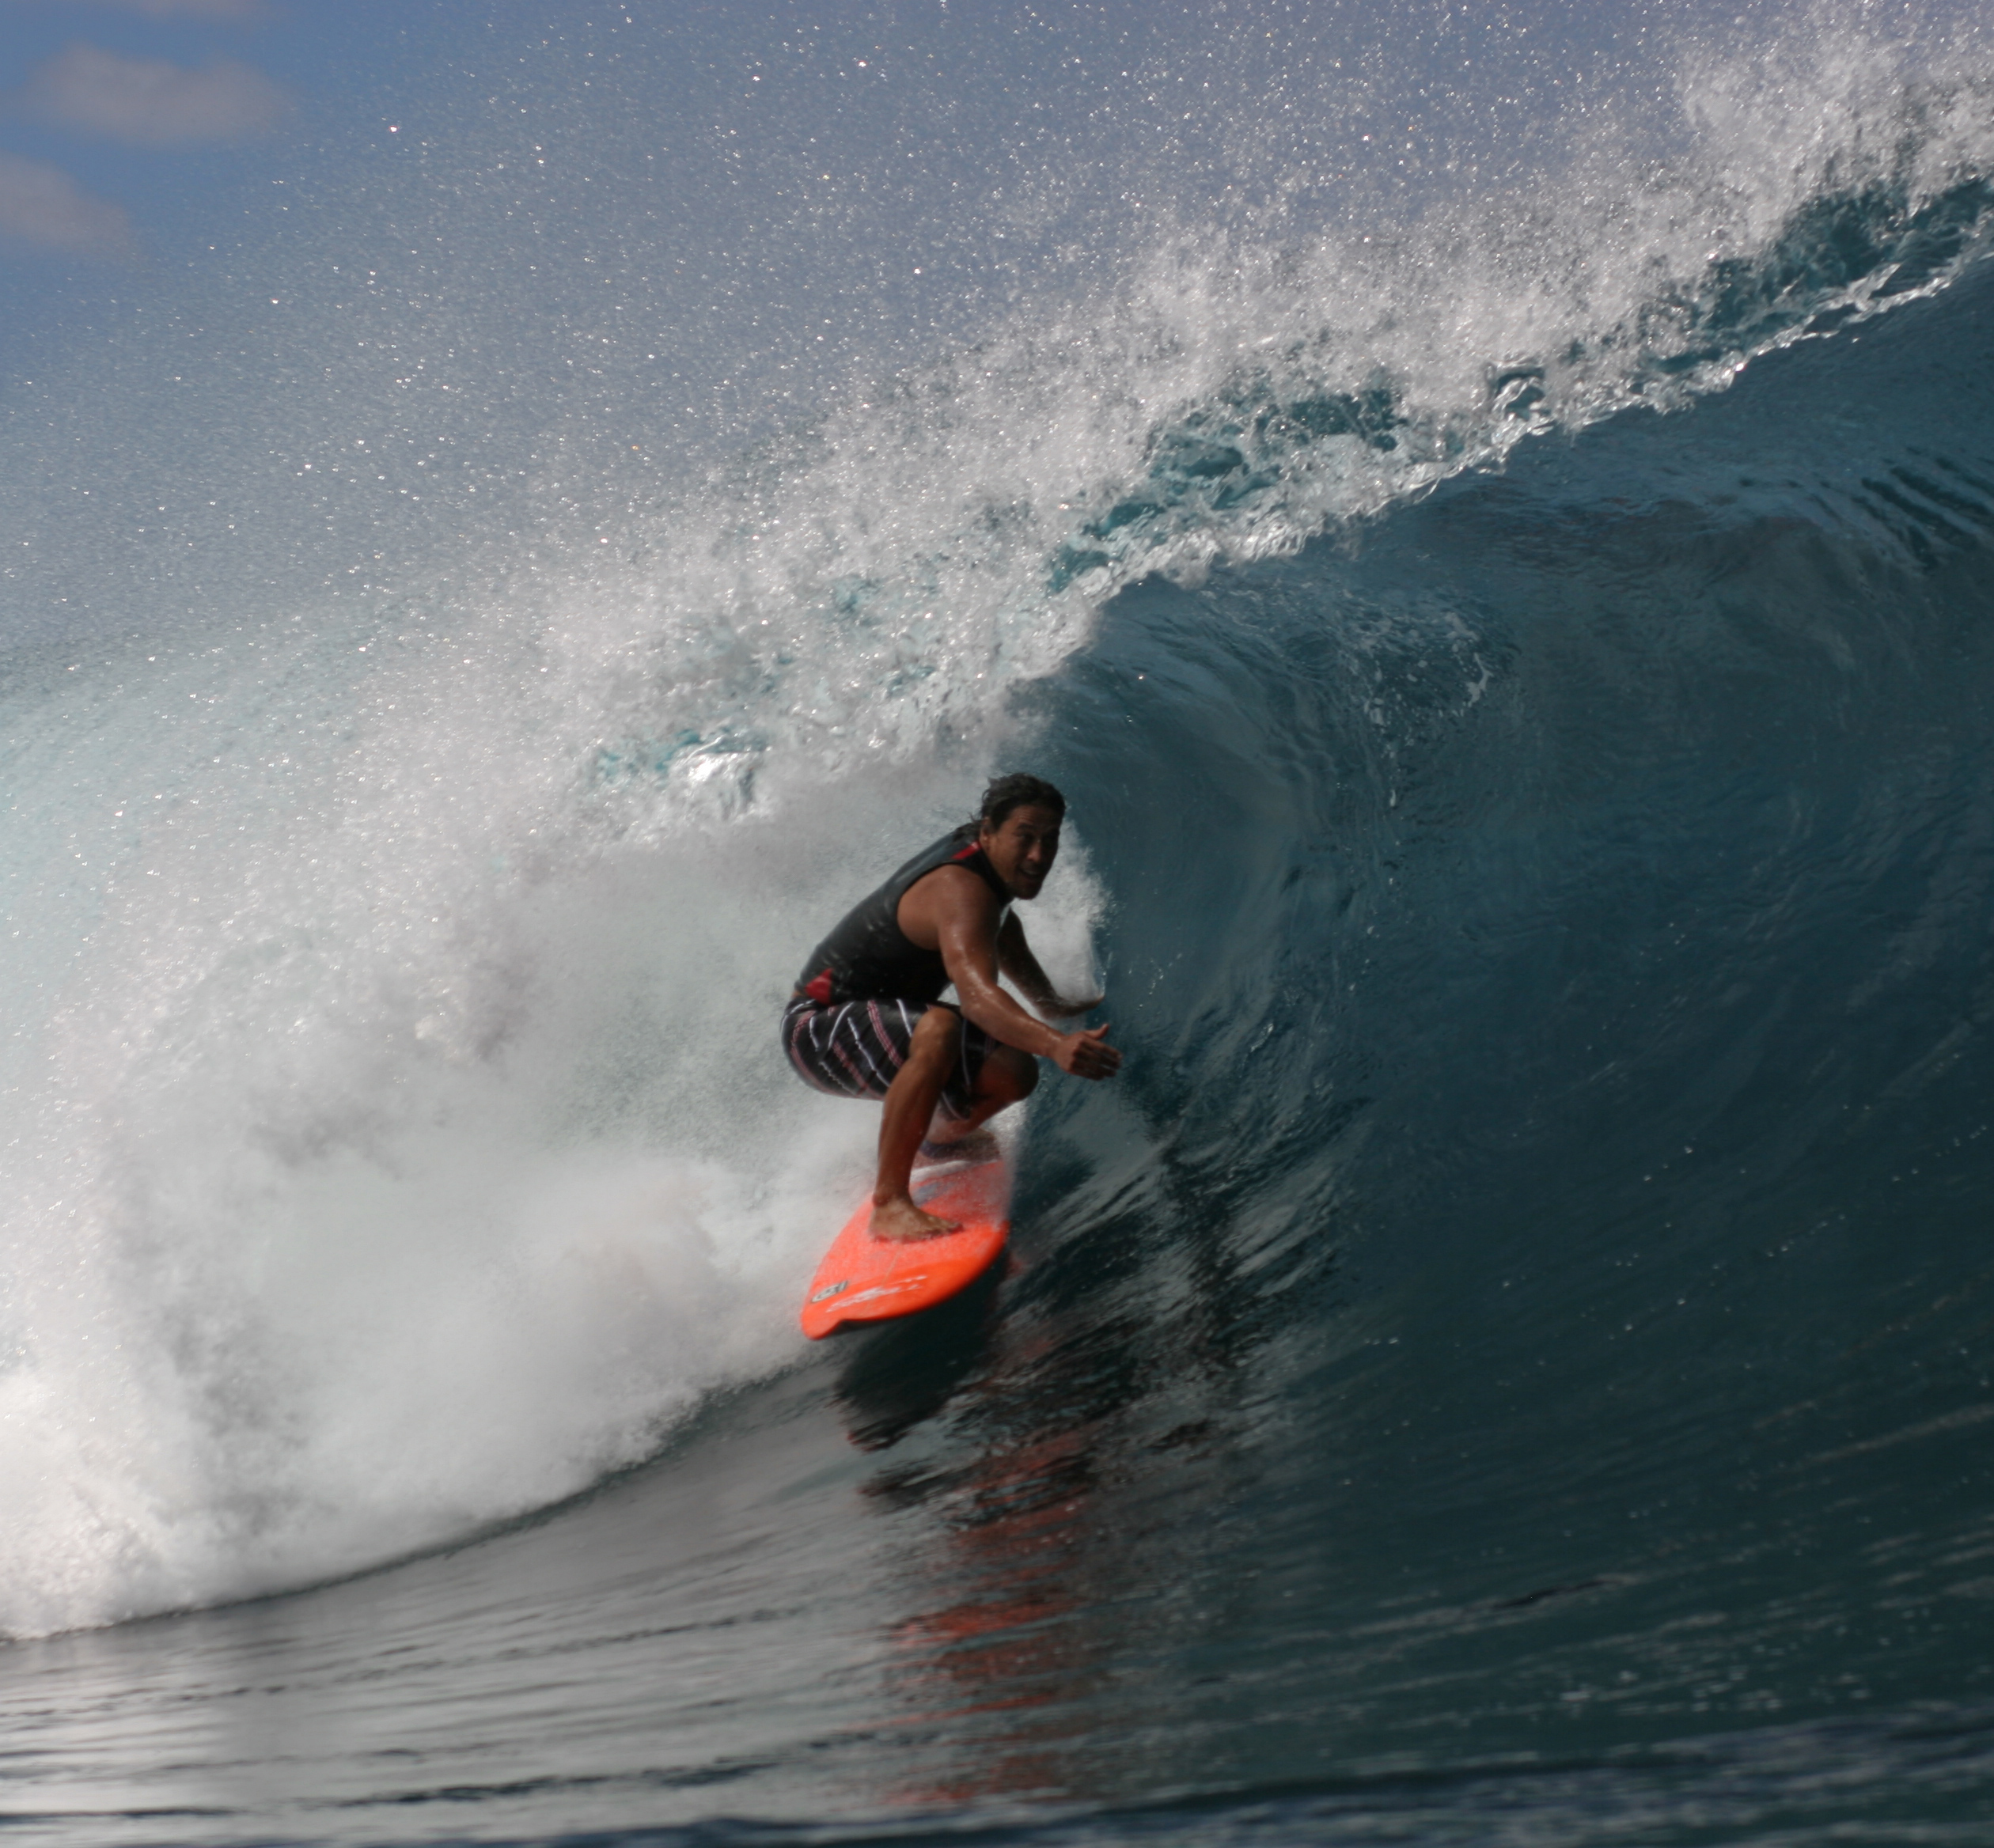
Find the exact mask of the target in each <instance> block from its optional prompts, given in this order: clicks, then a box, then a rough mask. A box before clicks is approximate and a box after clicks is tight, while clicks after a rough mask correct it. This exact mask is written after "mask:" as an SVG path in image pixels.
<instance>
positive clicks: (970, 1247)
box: [802, 1154, 1011, 1341]
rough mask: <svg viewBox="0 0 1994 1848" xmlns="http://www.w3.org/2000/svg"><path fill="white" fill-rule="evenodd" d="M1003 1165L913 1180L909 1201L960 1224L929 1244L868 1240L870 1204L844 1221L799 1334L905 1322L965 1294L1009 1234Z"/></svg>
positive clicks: (946, 1170)
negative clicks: (902, 1318)
mask: <svg viewBox="0 0 1994 1848" xmlns="http://www.w3.org/2000/svg"><path fill="white" fill-rule="evenodd" d="M1010 1190H1011V1172H1010V1163H1009V1161H1006V1159H1005V1158H1004V1157H1003V1155H1001V1154H999V1155H998V1156H997V1157H994V1158H993V1159H991V1160H989V1161H978V1162H963V1163H961V1164H955V1165H945V1166H942V1167H939V1168H936V1169H933V1170H931V1171H929V1172H927V1173H925V1174H923V1175H921V1176H919V1177H918V1182H917V1184H916V1186H915V1189H914V1200H915V1205H917V1206H924V1207H926V1208H927V1210H928V1211H929V1212H931V1213H938V1214H941V1215H942V1217H944V1218H946V1219H953V1220H956V1221H959V1222H960V1229H958V1230H957V1231H954V1232H949V1233H942V1234H941V1235H940V1236H938V1237H936V1238H923V1239H915V1240H895V1239H883V1238H874V1236H873V1235H872V1202H871V1201H870V1200H867V1201H866V1202H865V1203H864V1204H863V1205H862V1206H860V1207H859V1210H858V1211H857V1212H856V1213H855V1214H852V1216H851V1218H850V1219H849V1220H847V1221H846V1222H845V1228H844V1229H843V1231H842V1232H841V1233H839V1234H838V1236H837V1238H836V1240H835V1241H833V1243H832V1247H831V1249H830V1250H829V1251H828V1252H826V1253H825V1257H824V1262H823V1263H821V1264H820V1265H818V1267H817V1274H816V1275H815V1276H814V1277H813V1278H811V1279H810V1287H809V1293H807V1294H806V1297H804V1301H803V1315H802V1322H803V1332H804V1333H805V1334H806V1335H809V1337H810V1339H812V1340H813V1341H821V1340H822V1339H824V1338H825V1336H826V1335H835V1334H836V1332H837V1331H839V1330H840V1329H841V1328H850V1327H858V1326H859V1325H860V1324H863V1323H867V1322H884V1321H889V1320H893V1318H894V1317H896V1316H912V1315H915V1314H917V1313H919V1312H920V1311H921V1310H923V1309H926V1308H932V1307H933V1306H934V1305H935V1304H937V1303H941V1302H946V1301H948V1299H949V1298H950V1297H952V1296H954V1295H955V1294H957V1292H959V1291H961V1290H964V1289H968V1288H969V1286H970V1285H971V1284H972V1283H974V1282H976V1279H977V1278H979V1277H980V1276H982V1275H983V1274H984V1272H985V1271H986V1270H988V1269H989V1268H990V1267H991V1265H992V1264H993V1263H995V1262H996V1260H997V1256H998V1254H999V1252H1002V1251H1003V1248H1004V1242H1005V1240H1006V1239H1008V1238H1009V1237H1010Z"/></svg>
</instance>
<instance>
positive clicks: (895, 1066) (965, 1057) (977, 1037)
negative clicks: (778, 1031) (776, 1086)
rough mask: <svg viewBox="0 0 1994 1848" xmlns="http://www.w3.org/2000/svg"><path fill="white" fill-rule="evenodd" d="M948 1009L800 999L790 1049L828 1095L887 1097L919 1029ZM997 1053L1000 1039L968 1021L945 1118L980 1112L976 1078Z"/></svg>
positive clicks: (787, 1033) (789, 1013)
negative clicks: (930, 1013) (927, 1016)
mask: <svg viewBox="0 0 1994 1848" xmlns="http://www.w3.org/2000/svg"><path fill="white" fill-rule="evenodd" d="M942 1005H946V1004H944V1003H942V1002H923V1001H845V1002H835V1003H833V1004H832V1005H829V1006H826V1005H825V1004H824V1003H823V1002H820V1001H817V1000H813V998H811V997H810V996H809V995H807V994H799V995H798V996H796V997H795V998H794V999H793V1000H792V1001H791V1002H790V1004H789V1005H788V1006H787V1007H786V1008H785V1009H783V1051H785V1052H787V1054H788V1055H789V1058H790V1064H791V1065H793V1066H795V1067H796V1070H797V1074H798V1076H799V1077H801V1078H802V1080H803V1081H804V1083H805V1084H806V1085H814V1086H815V1087H816V1088H817V1089H818V1090H820V1091H828V1092H830V1093H832V1096H837V1097H874V1098H878V1097H884V1096H885V1095H886V1087H887V1086H888V1085H890V1084H892V1083H893V1079H894V1077H895V1074H897V1073H898V1072H899V1070H900V1067H901V1066H904V1065H905V1064H906V1063H907V1052H908V1047H910V1046H912V1044H913V1043H914V1028H915V1023H916V1022H917V1021H919V1019H920V1017H921V1016H922V1015H923V1014H924V1013H927V1010H928V1009H929V1008H930V1007H931V1006H934V1007H940V1006H942ZM948 1011H949V1012H950V1013H956V1011H957V1010H956V1009H953V1008H950V1009H949V1010H948ZM957 1018H961V1017H960V1015H958V1016H957ZM996 1049H997V1041H996V1040H995V1039H992V1038H991V1036H990V1035H989V1034H988V1033H986V1032H984V1030H983V1028H980V1027H973V1026H972V1025H971V1024H969V1021H963V1022H962V1036H961V1042H960V1050H959V1051H957V1055H956V1062H955V1069H954V1070H953V1071H952V1072H950V1074H949V1079H948V1082H947V1083H946V1084H945V1085H943V1086H942V1115H944V1116H946V1117H950V1118H952V1119H955V1120H957V1121H958V1122H959V1121H961V1119H962V1118H964V1117H965V1116H967V1115H969V1113H970V1111H972V1109H973V1108H975V1106H974V1104H972V1096H973V1094H974V1093H975V1091H976V1074H978V1073H979V1072H980V1071H981V1070H983V1065H984V1060H985V1059H987V1058H989V1056H990V1055H991V1053H992V1052H994V1051H995V1050H996Z"/></svg>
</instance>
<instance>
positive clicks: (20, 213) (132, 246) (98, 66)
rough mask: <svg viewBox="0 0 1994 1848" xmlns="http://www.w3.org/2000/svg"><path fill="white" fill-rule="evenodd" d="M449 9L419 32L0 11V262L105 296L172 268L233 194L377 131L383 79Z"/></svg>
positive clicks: (271, 7) (236, 1)
mask: <svg viewBox="0 0 1994 1848" xmlns="http://www.w3.org/2000/svg"><path fill="white" fill-rule="evenodd" d="M444 11H445V9H442V8H438V9H434V11H433V12H432V13H430V28H431V29H430V31H429V32H427V33H425V32H423V31H422V30H420V29H415V30H411V25H410V21H411V9H408V8H405V7H403V8H397V7H395V6H390V5H386V4H380V3H370V0H340V3H339V4H338V5H330V4H324V3H319V4H313V3H311V0H0V265H4V267H5V269H6V271H7V272H8V273H9V275H10V276H11V277H12V278H13V279H15V280H17V281H18V280H21V279H24V278H25V279H28V280H30V281H32V282H37V283H40V284H42V285H44V286H51V285H57V286H59V285H60V283H61V282H63V281H64V280H69V281H70V282H72V284H74V283H75V282H83V283H85V284H86V285H88V284H92V283H94V284H95V285H97V286H103V285H104V283H105V282H106V281H107V279H108V271H107V269H106V266H113V265H127V266H128V265H132V264H142V263H172V262H175V261H176V260H178V261H184V260H185V259H187V258H188V256H191V255H192V254H194V252H195V250H196V249H197V248H202V247H204V246H205V244H207V243H208V242H210V241H213V240H214V238H215V237H217V236H218V235H220V234H222V233H225V232H226V230H227V229H230V227H229V226H228V225H227V224H226V220H228V219H229V218H232V217H239V216H240V215H241V210H242V207H241V204H240V203H239V195H240V192H241V189H242V188H243V187H245V185H247V184H253V183H254V182H256V180H259V179H271V180H275V179H281V178H283V177H285V176H286V173H287V171H288V169H290V167H292V166H293V165H295V164H296V163H297V162H298V161H299V160H300V159H301V157H309V153H310V151H311V150H312V149H313V146H314V144H321V145H322V144H323V143H324V142H326V141H327V140H328V138H339V137H343V136H347V137H350V136H354V135H364V134H367V133H369V132H370V131H378V130H379V129H380V128H383V127H385V126H386V124H385V123H381V122H379V120H378V117H379V116H380V108H379V107H378V101H379V93H380V92H381V90H382V89H384V88H385V84H384V82H383V80H384V79H385V78H388V77H389V75H390V74H391V73H392V70H393V69H394V67H395V66H396V64H397V63H398V62H405V61H406V60H407V59H408V58H409V56H410V55H411V54H412V55H415V56H416V57H421V56H423V55H425V54H426V51H428V50H429V45H428V44H426V42H425V41H426V39H427V40H433V38H434V25H435V24H436V20H435V15H436V14H438V13H442V12H444ZM415 17H416V18H417V19H418V20H420V19H421V18H422V17H423V14H422V12H421V11H420V9H416V10H415Z"/></svg>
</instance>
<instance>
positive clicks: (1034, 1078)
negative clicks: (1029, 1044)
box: [927, 1046, 1039, 1147]
mask: <svg viewBox="0 0 1994 1848" xmlns="http://www.w3.org/2000/svg"><path fill="white" fill-rule="evenodd" d="M1038 1081H1039V1070H1038V1061H1037V1059H1035V1058H1033V1057H1032V1055H1030V1054H1029V1052H1021V1051H1018V1048H1017V1047H1015V1046H999V1047H995V1048H994V1049H993V1050H992V1051H991V1055H990V1056H989V1057H988V1058H986V1059H985V1060H984V1062H983V1070H981V1071H980V1072H978V1073H977V1074H976V1088H975V1089H974V1090H972V1092H971V1093H970V1097H971V1107H970V1111H969V1115H967V1116H964V1117H955V1118H951V1119H946V1120H945V1121H943V1122H941V1123H936V1124H935V1125H934V1127H932V1128H931V1130H929V1131H928V1135H927V1139H928V1141H929V1142H930V1143H931V1144H933V1145H934V1146H938V1147H941V1146H947V1145H948V1144H950V1143H953V1142H962V1141H964V1140H965V1138H968V1137H969V1136H970V1135H972V1134H974V1133H975V1132H976V1130H979V1129H980V1128H981V1127H983V1126H984V1124H985V1123H988V1122H989V1121H990V1119H991V1118H992V1117H993V1116H995V1115H996V1114H997V1113H998V1111H1000V1110H1008V1109H1010V1107H1011V1106H1012V1105H1013V1104H1022V1103H1023V1102H1024V1101H1025V1099H1026V1098H1027V1097H1029V1096H1031V1094H1032V1093H1033V1091H1034V1090H1035V1089H1037V1086H1038ZM987 1139H988V1138H986V1140H987Z"/></svg>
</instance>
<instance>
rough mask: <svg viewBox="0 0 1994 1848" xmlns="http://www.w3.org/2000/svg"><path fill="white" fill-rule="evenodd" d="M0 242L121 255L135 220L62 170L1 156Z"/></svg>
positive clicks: (75, 252) (77, 253) (81, 253)
mask: <svg viewBox="0 0 1994 1848" xmlns="http://www.w3.org/2000/svg"><path fill="white" fill-rule="evenodd" d="M0 238H4V239H9V240H17V241H18V242H20V243H23V244H39V245H40V246H42V247H43V248H46V249H53V250H65V251H68V252H70V253H71V254H72V255H74V256H122V255H123V253H124V252H127V251H128V250H129V249H130V248H131V220H130V219H129V218H127V216H126V215H125V211H124V208H123V206H114V205H113V204H112V203H111V202H110V201H109V200H108V199H95V198H93V197H92V196H91V195H89V193H87V192H85V191H84V190H83V188H82V187H80V186H78V184H77V183H76V182H75V181H74V180H72V179H71V178H70V176H69V175H68V174H66V173H65V172H63V170H62V169H61V168H59V167H47V166H44V165H43V164H42V163H41V162H40V161H24V160H22V159H21V157H20V156H19V155H17V154H0Z"/></svg>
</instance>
